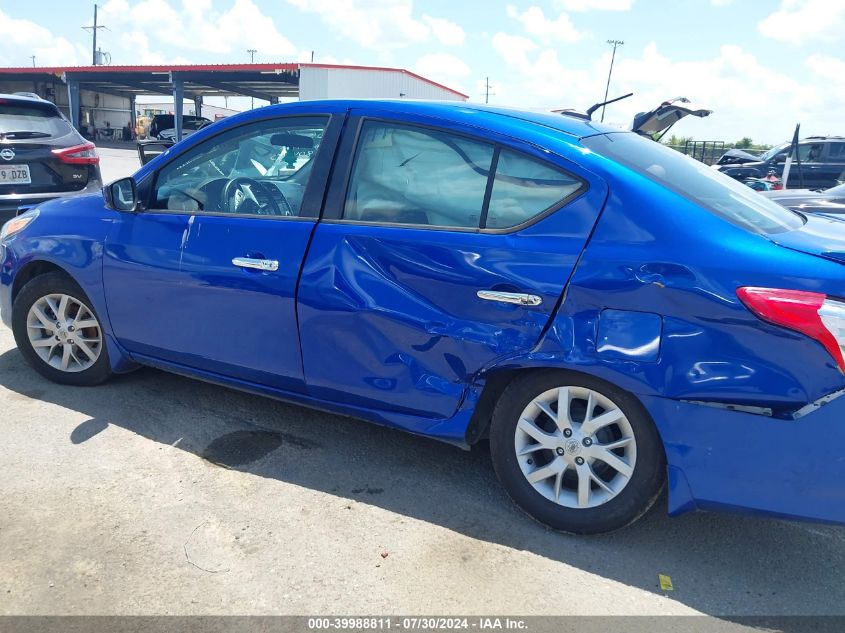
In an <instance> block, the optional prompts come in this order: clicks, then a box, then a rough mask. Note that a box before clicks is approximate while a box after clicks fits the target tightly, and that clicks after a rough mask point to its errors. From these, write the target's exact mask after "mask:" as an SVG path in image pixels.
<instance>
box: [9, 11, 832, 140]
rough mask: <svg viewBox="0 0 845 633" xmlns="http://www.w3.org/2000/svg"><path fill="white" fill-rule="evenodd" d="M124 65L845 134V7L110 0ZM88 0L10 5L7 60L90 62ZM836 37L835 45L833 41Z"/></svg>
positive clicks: (718, 130) (707, 128)
mask: <svg viewBox="0 0 845 633" xmlns="http://www.w3.org/2000/svg"><path fill="white" fill-rule="evenodd" d="M100 6H101V11H100V13H101V20H102V23H104V24H105V25H107V26H108V27H109V28H110V30H109V31H103V32H101V35H100V43H101V46H102V47H103V49H104V50H107V51H109V52H110V53H111V55H112V63H114V64H134V63H167V62H197V63H202V62H208V63H216V62H236V61H247V60H248V59H249V56H248V54H247V52H246V49H247V48H256V49H258V53H257V54H256V61H262V62H263V61H267V62H269V61H296V60H300V61H306V60H308V59H309V58H310V51H312V50H313V51H315V59H316V61H318V62H327V63H356V64H365V65H366V64H372V65H391V66H399V67H404V68H408V69H411V70H414V71H417V72H420V73H421V74H424V75H426V76H428V77H431V78H432V79H435V80H437V81H440V82H443V83H445V84H447V85H449V86H451V87H454V88H456V89H459V90H462V91H463V92H466V93H468V94H469V95H470V96H471V98H472V99H473V100H482V99H483V92H484V91H483V86H484V80H485V77H487V76H489V77H490V81H491V83H492V84H493V91H494V92H495V95H494V96H493V97H491V102H494V103H501V104H506V105H516V106H523V107H534V108H541V107H576V108H581V109H583V108H586V107H587V106H589V105H590V104H591V103H593V102H595V101H598V100H600V98H601V97H602V95H603V93H604V82H605V80H606V77H607V67H608V64H609V61H610V47H609V46H608V45H607V44H606V42H605V41H606V40H607V39H608V38H615V39H621V40H624V41H625V45H624V46H622V47H621V48H620V49H619V52H618V56H617V64H616V66H615V68H614V76H613V83H612V84H611V90H610V94H611V96H612V95H616V94H622V93H625V92H631V91H633V92H634V93H635V96H634V97H632V98H631V99H629V100H627V101H625V102H621V103H620V104H618V105H614V106H611V107H610V108H609V109H608V113H607V117H608V120H609V121H611V122H615V123H618V124H620V125H624V124H626V123H629V122H630V120H631V118H632V117H633V115H634V114H635V113H636V112H638V111H642V110H645V109H650V108H652V107H654V106H655V105H657V104H658V103H659V102H660V101H662V100H664V99H667V98H671V97H676V96H681V95H682V96H686V97H688V98H690V99H692V100H693V101H694V102H696V103H701V104H703V105H706V106H708V107H710V108H712V109H713V110H714V114H713V115H712V116H711V117H709V118H708V119H705V120H692V119H687V120H685V121H683V122H681V123H680V124H679V125H678V126H677V133H678V134H682V135H689V136H694V137H695V138H698V139H701V140H705V139H706V140H727V141H731V140H736V139H738V138H740V137H742V136H746V135H747V136H751V137H752V138H754V139H755V140H759V141H763V142H769V143H774V142H779V141H781V140H784V139H787V138H788V137H789V136H790V135H791V130H792V128H793V127H794V124H795V123H796V122H799V121H800V122H801V123H802V130H803V131H804V132H805V133H806V134H811V133H818V134H825V133H830V134H845V117H842V113H843V108H842V106H841V104H842V103H845V46H843V44H842V38H841V34H842V33H845V0H678V1H675V2H667V1H666V0H528V1H524V2H523V1H519V0H510V1H508V0H504V1H497V0H490V1H488V2H456V1H454V0H453V1H446V0H102V1H101V2H100ZM92 12H93V3H92V2H90V1H88V0H33V1H32V2H22V1H21V0H0V64H2V65H10V66H11V65H16V66H17V65H28V64H31V60H30V58H29V55H36V62H37V63H38V64H39V65H42V64H43V65H47V64H85V63H88V60H89V59H90V36H89V35H88V34H87V33H86V32H85V31H83V30H82V29H81V28H80V27H81V26H82V25H83V24H89V23H90V22H91V17H92V15H91V14H92ZM837 38H838V39H837Z"/></svg>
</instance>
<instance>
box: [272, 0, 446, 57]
mask: <svg viewBox="0 0 845 633" xmlns="http://www.w3.org/2000/svg"><path fill="white" fill-rule="evenodd" d="M288 2H289V3H290V4H292V5H293V6H295V7H297V8H298V9H300V10H301V11H305V12H308V13H316V14H317V15H319V16H320V18H321V19H322V20H323V22H325V23H326V24H327V25H328V26H329V27H330V28H332V29H333V30H335V31H337V32H338V33H340V34H341V35H343V36H344V37H346V38H348V39H350V40H352V41H353V42H355V43H357V44H358V45H359V46H361V47H362V48H366V49H371V50H377V51H388V50H391V49H397V48H402V47H405V46H408V45H411V44H417V43H420V42H425V41H426V40H428V39H429V37H430V36H431V28H430V27H429V25H428V24H426V23H425V22H424V21H423V20H420V19H417V18H415V17H414V16H413V5H412V2H411V0H288ZM430 19H431V18H430ZM455 26H457V25H455ZM440 29H441V34H442V25H440ZM446 37H447V39H448V38H449V37H452V38H454V37H455V35H454V30H453V32H452V33H450V34H448V35H446Z"/></svg>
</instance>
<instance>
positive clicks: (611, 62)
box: [601, 40, 625, 122]
mask: <svg viewBox="0 0 845 633" xmlns="http://www.w3.org/2000/svg"><path fill="white" fill-rule="evenodd" d="M607 43H608V44H613V54H612V55H611V56H610V69H609V70H608V71H607V85H606V86H605V88H604V100H605V101H607V93H608V91H609V90H610V75H611V74H613V60H615V59H616V47H617V46H622V45H623V44H624V43H625V42H623V41H622V40H607ZM604 108H605V106H602V107H601V120H602V122H604Z"/></svg>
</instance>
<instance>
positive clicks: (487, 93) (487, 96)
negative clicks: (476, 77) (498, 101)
mask: <svg viewBox="0 0 845 633" xmlns="http://www.w3.org/2000/svg"><path fill="white" fill-rule="evenodd" d="M490 88H492V86H491V85H490V77H485V78H484V103H490V95H493V96H496V93H495V92H490Z"/></svg>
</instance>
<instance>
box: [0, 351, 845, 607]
mask: <svg viewBox="0 0 845 633" xmlns="http://www.w3.org/2000/svg"><path fill="white" fill-rule="evenodd" d="M0 385H2V386H3V387H5V388H7V389H9V390H11V391H12V392H15V393H17V394H20V395H22V396H25V397H30V398H35V399H39V400H43V401H45V402H50V403H53V404H56V405H59V406H61V407H64V408H67V409H71V410H74V411H77V412H80V413H82V414H83V415H84V416H87V417H88V418H89V419H88V420H87V421H85V422H83V423H81V424H80V425H79V426H77V427H76V428H75V429H74V430H73V432H72V433H71V435H70V437H69V438H68V450H72V449H73V445H74V444H81V443H84V442H86V441H89V440H90V439H91V438H93V437H94V436H96V435H97V434H99V433H102V432H107V429H108V427H109V426H110V425H114V426H118V427H121V428H123V429H126V430H128V431H131V432H133V433H136V434H138V435H140V436H143V437H145V438H148V439H149V440H152V441H154V442H159V443H162V444H167V445H174V444H176V445H177V446H178V448H180V449H181V450H184V451H189V452H191V453H193V454H195V455H198V456H199V457H201V458H203V459H205V460H207V461H208V462H210V463H213V464H217V465H219V466H223V467H226V468H229V469H232V470H236V471H241V472H243V473H248V474H250V475H254V476H259V477H266V478H271V479H276V480H280V481H283V482H287V483H290V484H295V485H298V486H303V487H306V488H309V489H312V490H316V491H320V492H324V493H327V494H330V495H335V496H337V497H340V498H348V499H355V500H357V501H358V502H361V503H366V504H372V505H374V506H378V507H380V508H384V509H386V510H389V511H391V512H395V513H398V514H401V515H405V516H407V517H412V518H414V519H418V520H421V521H426V522H429V523H432V524H436V525H439V526H442V527H445V528H448V529H450V530H453V531H455V532H457V533H460V534H463V535H466V536H469V537H472V538H474V539H481V540H484V541H488V542H492V543H496V544H499V545H502V546H505V547H509V548H514V549H517V550H525V551H528V552H532V553H533V554H535V555H537V556H541V557H544V558H547V559H551V560H554V561H560V562H562V563H565V564H566V565H570V566H574V567H577V568H579V569H582V570H585V571H587V572H590V573H592V574H597V575H599V576H602V577H604V578H607V579H611V580H613V581H617V582H620V583H624V584H625V585H629V586H634V587H639V588H641V589H644V590H648V591H651V592H654V593H661V591H660V588H659V587H658V578H657V575H658V574H659V573H660V574H668V575H670V576H671V577H672V579H673V581H674V584H675V590H674V591H673V592H672V593H668V594H666V595H667V596H668V597H669V598H670V599H672V600H676V601H678V602H680V603H683V604H685V605H687V606H689V607H691V608H694V609H696V610H699V611H702V612H704V613H708V614H711V615H717V616H723V617H732V616H737V615H778V614H789V615H799V614H811V615H823V614H842V613H843V609H845V582H843V572H842V570H843V569H845V560H843V559H845V530H843V529H840V528H837V527H830V526H819V525H811V524H799V523H790V522H784V521H777V520H772V519H764V518H752V517H740V516H731V515H716V514H706V513H697V514H690V515H685V516H681V517H677V518H674V519H670V518H668V517H667V516H666V514H665V510H666V500H665V496H664V498H662V499H660V500H659V501H658V503H657V505H656V506H655V508H654V509H653V510H652V511H651V512H649V513H648V514H647V515H646V516H645V517H644V518H643V519H642V520H640V521H639V522H638V523H637V524H635V525H634V526H632V527H630V528H628V529H625V530H622V531H620V532H617V533H614V534H611V535H606V536H596V537H572V536H566V535H561V534H557V533H554V532H551V531H549V530H546V529H545V528H543V527H542V526H540V525H539V524H536V523H534V522H533V521H531V520H530V519H528V518H527V517H526V516H524V515H523V514H522V513H521V512H520V511H519V510H518V509H516V508H515V507H514V506H513V505H512V504H511V502H510V501H509V499H508V498H507V496H506V495H505V493H504V492H503V491H502V489H501V488H500V487H499V485H498V483H497V481H496V478H495V475H494V473H493V469H492V466H491V463H490V458H489V456H488V453H487V446H486V445H483V444H482V445H479V446H476V447H475V448H474V449H473V450H472V451H469V452H465V451H461V450H459V449H456V448H454V447H451V446H449V445H445V444H441V443H438V442H435V441H433V440H429V439H425V438H420V437H415V436H412V435H409V434H406V433H402V432H399V431H395V430H391V429H387V428H382V427H379V426H375V425H371V424H368V423H366V422H361V421H356V420H352V419H349V418H345V417H341V416H336V415H330V414H326V413H321V412H317V411H313V410H310V409H307V408H303V407H298V406H294V405H288V404H285V403H282V402H277V401H274V400H270V399H265V398H261V397H257V396H252V395H249V394H244V393H240V392H237V391H233V390H229V389H226V388H223V387H219V386H215V385H211V384H207V383H203V382H199V381H195V380H191V379H187V378H183V377H179V376H174V375H170V374H166V373H163V372H158V371H155V370H150V369H142V370H139V371H137V372H135V373H132V374H129V375H126V376H119V377H116V378H114V379H113V380H112V381H110V382H109V383H107V384H105V385H103V386H101V387H97V388H93V389H90V388H74V387H64V386H59V385H54V384H51V383H48V382H47V381H46V380H44V379H42V378H41V377H40V376H38V375H37V374H35V372H33V371H32V370H31V369H30V368H29V367H27V366H26V365H25V364H24V362H23V360H22V358H21V356H20V355H19V353H18V352H17V350H14V349H13V350H9V351H7V352H6V353H4V354H2V355H0ZM843 485H845V483H843ZM749 605H753V607H749ZM749 608H751V609H752V610H750V611H749Z"/></svg>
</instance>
